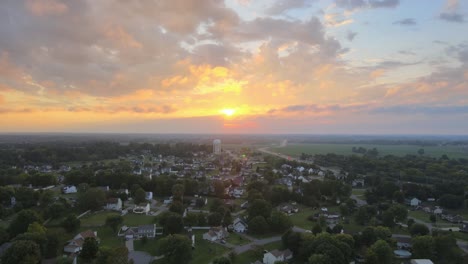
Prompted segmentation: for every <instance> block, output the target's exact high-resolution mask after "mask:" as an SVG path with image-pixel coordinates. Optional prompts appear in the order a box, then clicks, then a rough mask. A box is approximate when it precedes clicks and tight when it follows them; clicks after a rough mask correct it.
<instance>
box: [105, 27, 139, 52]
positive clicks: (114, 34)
mask: <svg viewBox="0 0 468 264" xmlns="http://www.w3.org/2000/svg"><path fill="white" fill-rule="evenodd" d="M105 35H106V37H107V38H109V39H111V40H113V41H116V42H117V43H119V45H121V46H123V47H125V48H136V49H141V48H142V47H143V45H142V44H141V43H140V42H138V41H136V40H135V38H133V36H132V35H130V34H129V33H128V32H127V31H126V30H125V29H124V28H122V27H121V26H111V27H109V28H108V29H107V30H106V31H105Z"/></svg>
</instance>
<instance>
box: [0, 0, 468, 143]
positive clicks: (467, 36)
mask: <svg viewBox="0 0 468 264" xmlns="http://www.w3.org/2000/svg"><path fill="white" fill-rule="evenodd" d="M2 132H3V133H15V132H90V133H96V132H98V133H101V132H102V133H107V132H114V133H236V134H237V133H249V134H250V133H273V134H275V133H281V134H283V133H291V134H293V133H300V134H464V135H466V134H468V1H464V0H334V1H332V0H275V1H274V0H154V1H152V0H132V1H126V0H99V1H95V0H80V1H72V0H2V3H1V5H0V133H2Z"/></svg>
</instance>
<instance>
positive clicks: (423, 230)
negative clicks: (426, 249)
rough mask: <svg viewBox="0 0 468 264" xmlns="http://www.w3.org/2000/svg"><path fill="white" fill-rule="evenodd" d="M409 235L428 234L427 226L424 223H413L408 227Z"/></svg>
mask: <svg viewBox="0 0 468 264" xmlns="http://www.w3.org/2000/svg"><path fill="white" fill-rule="evenodd" d="M409 231H410V234H411V236H425V235H427V234H429V228H427V226H426V225H425V224H419V223H415V224H413V225H412V226H411V228H410V230H409Z"/></svg>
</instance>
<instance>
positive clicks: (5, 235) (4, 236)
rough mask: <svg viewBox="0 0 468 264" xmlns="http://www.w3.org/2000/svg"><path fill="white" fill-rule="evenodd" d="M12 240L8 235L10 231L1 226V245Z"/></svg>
mask: <svg viewBox="0 0 468 264" xmlns="http://www.w3.org/2000/svg"><path fill="white" fill-rule="evenodd" d="M8 240H10V235H9V234H8V231H7V230H6V229H5V228H4V227H3V226H0V245H1V244H3V243H5V242H8Z"/></svg>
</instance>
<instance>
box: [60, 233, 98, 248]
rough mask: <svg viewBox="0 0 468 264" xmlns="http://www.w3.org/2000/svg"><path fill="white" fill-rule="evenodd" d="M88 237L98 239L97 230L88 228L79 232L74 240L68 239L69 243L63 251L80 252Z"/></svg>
mask: <svg viewBox="0 0 468 264" xmlns="http://www.w3.org/2000/svg"><path fill="white" fill-rule="evenodd" d="M88 237H92V238H95V239H96V240H98V238H97V232H96V231H94V232H93V231H91V230H87V231H84V232H81V233H79V234H78V235H76V236H75V237H74V238H73V239H72V240H70V241H68V244H67V245H66V246H65V247H64V248H63V251H65V252H66V253H77V252H80V251H81V248H82V247H83V243H84V241H85V239H86V238H88Z"/></svg>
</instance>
